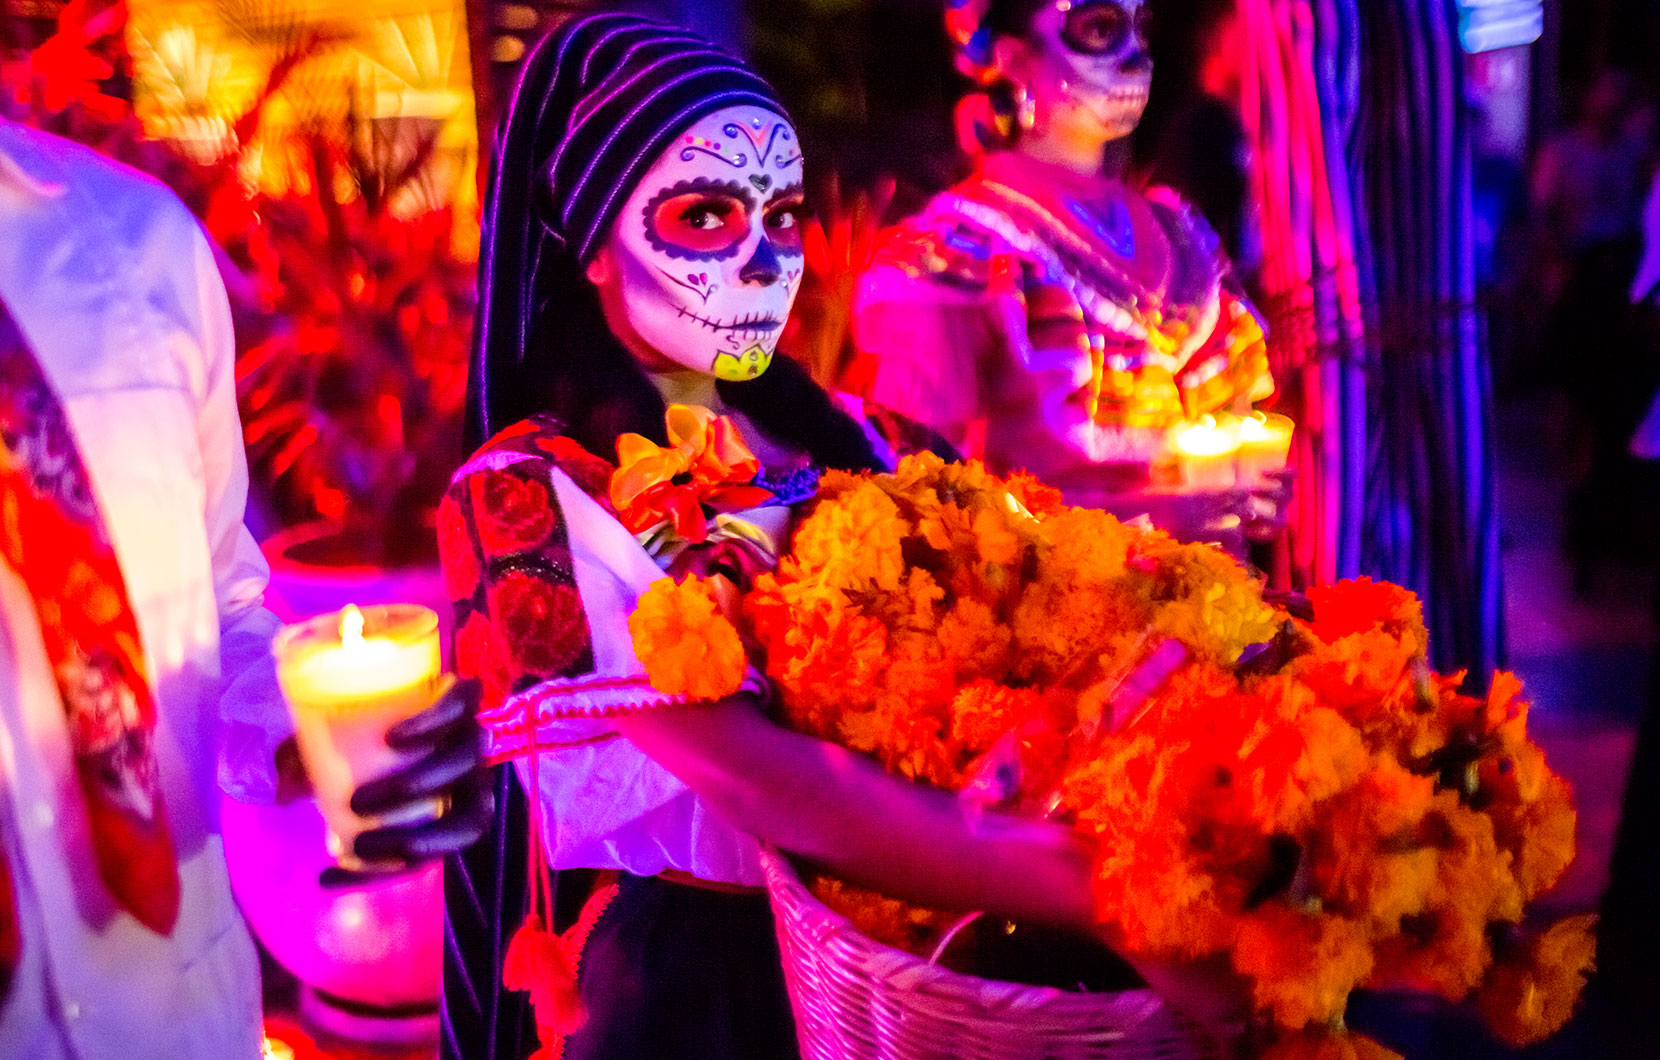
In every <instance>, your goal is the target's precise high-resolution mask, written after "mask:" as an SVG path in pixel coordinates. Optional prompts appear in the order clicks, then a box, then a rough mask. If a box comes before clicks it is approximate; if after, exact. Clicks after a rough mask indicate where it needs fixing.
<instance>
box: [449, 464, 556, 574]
mask: <svg viewBox="0 0 1660 1060" xmlns="http://www.w3.org/2000/svg"><path fill="white" fill-rule="evenodd" d="M468 488H469V489H470V490H471V491H472V498H473V519H474V521H475V522H476V524H477V526H478V541H479V544H480V545H481V546H482V547H483V549H484V553H485V555H487V556H506V555H511V554H512V553H515V552H528V551H530V550H531V549H533V548H535V547H536V546H538V545H540V544H541V543H542V542H544V541H546V540H547V539H548V535H549V534H551V533H552V532H553V529H554V527H556V526H558V525H559V513H558V512H556V511H554V508H553V504H552V498H550V497H549V496H548V488H547V487H546V486H544V485H543V484H542V483H540V482H536V481H534V480H532V479H527V478H521V477H520V476H518V475H515V474H513V473H512V472H510V471H493V470H484V471H480V472H478V473H477V474H475V475H472V476H471V477H470V478H469V479H468Z"/></svg>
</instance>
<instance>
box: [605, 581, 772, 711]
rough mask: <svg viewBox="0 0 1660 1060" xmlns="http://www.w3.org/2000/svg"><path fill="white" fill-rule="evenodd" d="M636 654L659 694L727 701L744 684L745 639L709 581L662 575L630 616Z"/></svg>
mask: <svg viewBox="0 0 1660 1060" xmlns="http://www.w3.org/2000/svg"><path fill="white" fill-rule="evenodd" d="M628 632H629V633H630V634H631V635H632V636H633V638H634V652H635V654H636V655H638V656H639V659H640V661H641V662H642V663H643V664H645V668H646V676H647V677H648V678H649V679H650V680H651V686H652V687H653V688H655V689H657V690H658V691H659V692H666V693H668V694H669V695H674V696H689V697H691V698H692V699H724V698H725V697H727V696H730V695H732V694H733V693H734V692H736V691H738V689H739V688H740V687H742V685H743V679H744V672H745V670H746V669H747V667H748V662H747V660H746V659H745V656H744V646H743V641H741V640H740V639H739V638H738V631H737V629H735V628H734V627H733V625H732V623H731V622H730V621H728V620H727V618H726V616H725V615H724V614H722V613H721V610H720V606H719V604H717V603H716V601H715V594H714V592H713V590H711V589H710V587H709V585H708V584H707V583H705V582H703V581H701V580H699V579H697V578H693V577H688V578H686V579H685V580H684V581H681V582H679V583H676V582H675V581H674V579H672V578H659V579H658V580H657V581H655V582H653V583H652V585H651V588H649V589H647V590H646V591H645V592H644V593H643V594H642V595H641V596H640V602H639V604H638V605H636V607H635V608H634V613H633V614H632V615H629V616H628Z"/></svg>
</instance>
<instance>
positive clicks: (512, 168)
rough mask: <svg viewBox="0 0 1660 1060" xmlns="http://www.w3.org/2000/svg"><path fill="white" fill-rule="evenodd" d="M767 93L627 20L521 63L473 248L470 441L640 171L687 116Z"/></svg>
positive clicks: (768, 100)
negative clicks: (497, 385) (494, 384)
mask: <svg viewBox="0 0 1660 1060" xmlns="http://www.w3.org/2000/svg"><path fill="white" fill-rule="evenodd" d="M745 104H750V105H754V106H760V107H766V108H768V109H770V110H772V111H775V112H776V113H778V114H780V115H783V114H784V113H785V112H784V107H783V104H782V103H780V102H779V100H778V96H777V94H776V93H774V92H773V90H772V87H771V86H770V85H768V84H767V83H766V82H765V81H763V80H762V79H761V78H760V76H759V75H757V74H756V73H754V72H753V71H752V70H750V69H749V68H748V67H746V66H744V65H743V63H742V62H741V61H740V60H738V59H736V58H734V57H732V56H731V55H729V54H727V53H726V52H724V51H722V50H720V49H719V48H717V47H715V46H714V45H713V44H710V43H709V42H708V41H706V40H704V39H703V38H701V37H698V36H697V35H695V34H693V33H690V32H688V31H686V30H683V29H679V28H676V27H673V26H668V25H664V24H662V23H659V22H653V21H650V20H648V19H643V18H640V17H638V16H634V15H625V14H596V15H589V16H586V17H582V18H576V19H572V20H570V21H568V22H565V23H563V24H561V25H560V26H559V27H558V28H556V29H555V30H554V31H553V32H552V33H551V34H549V35H548V36H547V37H546V38H545V39H544V40H543V41H542V42H541V43H540V44H539V45H537V46H536V48H535V49H534V50H533V51H532V52H531V54H530V56H529V57H528V58H527V59H526V61H525V64H524V69H523V72H522V74H521V76H520V81H519V87H518V89H517V91H516V92H515V93H514V95H513V100H512V103H511V104H510V105H509V107H508V111H507V114H506V117H505V118H504V120H503V123H502V128H501V134H500V137H499V142H498V151H497V154H496V164H495V169H494V171H493V172H492V174H491V178H490V189H489V193H488V195H487V197H486V200H485V202H486V205H485V213H484V232H483V241H482V245H481V247H480V249H479V307H478V317H477V320H476V323H475V326H474V335H473V351H474V353H473V366H472V374H471V383H470V390H471V393H470V395H469V401H468V405H469V408H468V416H469V433H470V434H471V435H473V436H474V438H475V440H476V439H477V438H478V437H479V436H481V435H488V433H489V431H490V430H491V429H492V428H496V429H499V427H501V426H505V424H498V423H493V422H492V421H493V420H494V419H495V418H496V417H493V416H492V415H491V412H492V409H493V407H494V401H493V398H492V395H491V394H490V393H489V390H490V383H491V381H492V380H496V379H506V378H511V377H512V376H513V374H514V373H513V371H512V369H513V368H514V367H515V366H517V365H518V364H520V363H521V362H522V361H523V360H524V358H525V356H526V347H527V343H528V340H529V339H530V336H531V334H532V332H533V331H534V330H535V329H534V327H533V325H534V324H535V323H536V317H537V315H538V314H540V313H545V312H548V311H550V310H556V309H557V306H556V305H554V304H553V303H555V302H557V301H559V299H560V297H561V295H560V293H559V292H558V290H557V288H558V287H559V286H561V285H564V284H569V283H581V282H582V280H581V278H580V268H578V267H579V266H582V265H586V264H587V263H588V262H589V261H590V260H592V258H593V256H594V255H595V254H596V253H597V252H598V251H599V248H600V246H601V245H602V244H603V243H604V241H605V238H606V236H607V235H608V234H609V232H610V229H611V224H612V222H613V221H614V220H615V219H616V216H617V214H618V212H619V211H620V210H621V209H622V205H623V203H624V201H625V200H626V199H627V198H628V196H629V193H630V192H632V191H633V189H634V185H635V184H636V183H637V182H638V181H639V179H640V177H641V176H642V175H643V174H644V173H645V171H646V170H647V169H649V168H650V167H651V165H652V163H654V162H655V161H656V160H657V157H658V156H659V155H660V154H661V153H662V152H663V151H664V150H665V149H667V147H668V146H669V144H670V142H671V141H673V140H674V138H675V137H676V136H678V135H680V134H681V133H682V132H684V131H685V130H686V129H687V128H688V127H689V126H691V125H692V124H693V123H694V122H696V121H697V120H698V119H700V118H702V117H704V116H706V115H708V114H711V113H713V112H715V111H717V110H721V109H722V108H725V107H733V106H742V105H745Z"/></svg>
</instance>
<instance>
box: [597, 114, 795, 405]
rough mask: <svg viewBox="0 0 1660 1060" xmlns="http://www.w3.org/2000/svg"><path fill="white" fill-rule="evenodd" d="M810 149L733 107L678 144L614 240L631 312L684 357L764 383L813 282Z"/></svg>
mask: <svg viewBox="0 0 1660 1060" xmlns="http://www.w3.org/2000/svg"><path fill="white" fill-rule="evenodd" d="M802 178H803V171H802V166H801V152H800V150H799V147H798V145H797V141H796V134H795V130H794V129H793V128H791V126H790V124H789V123H788V122H786V121H785V120H784V119H783V118H781V117H779V116H778V115H776V114H774V113H772V112H771V111H768V110H766V109H764V108H760V107H752V106H743V107H728V108H725V109H723V110H720V111H716V112H715V113H714V114H711V115H709V116H708V117H705V118H703V119H702V120H700V121H698V122H697V123H696V124H694V125H693V126H692V127H691V128H689V129H688V130H686V132H685V133H684V134H682V135H681V136H680V137H678V138H677V139H676V140H675V141H674V142H673V143H671V144H670V145H669V147H668V149H667V150H665V151H664V152H663V154H662V155H661V156H660V157H659V158H658V159H657V161H656V162H655V163H654V164H653V165H652V167H651V169H650V170H648V171H647V172H646V175H645V176H644V177H642V178H641V180H640V183H639V184H638V185H637V186H636V187H635V189H634V191H633V192H632V193H631V194H630V196H629V199H628V201H627V202H626V203H625V205H624V206H623V210H622V213H621V214H620V216H619V218H618V221H617V225H616V229H615V230H614V232H613V235H612V240H611V242H610V243H609V244H608V246H609V247H610V249H611V252H612V253H613V254H614V255H615V258H616V261H617V264H618V266H619V268H620V270H621V276H622V285H623V310H624V312H625V314H626V315H627V317H628V322H629V324H630V326H631V327H632V328H633V329H634V331H635V333H636V334H638V335H639V336H640V338H641V339H642V340H643V341H644V342H646V343H647V344H648V345H650V346H651V347H652V348H653V349H654V350H656V351H657V352H658V353H660V354H662V356H663V357H664V358H666V359H667V360H669V361H672V362H674V363H675V364H679V365H683V366H684V367H687V368H691V369H694V370H696V371H700V372H706V373H709V374H712V375H715V376H718V377H719V378H722V379H730V380H743V379H752V378H754V377H755V376H757V375H760V374H761V373H762V372H763V371H765V370H766V368H767V366H768V365H770V364H771V363H772V357H773V354H774V351H775V350H776V348H777V344H778V337H779V335H780V334H781V333H782V332H783V328H784V321H785V319H786V318H787V317H788V316H789V312H790V306H791V305H792V304H793V302H794V301H795V294H796V290H797V288H798V287H799V286H800V282H801V268H802V248H801V228H800V224H801V219H802V214H803V199H802Z"/></svg>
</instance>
